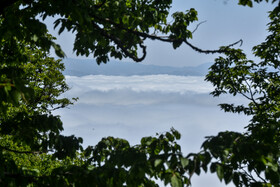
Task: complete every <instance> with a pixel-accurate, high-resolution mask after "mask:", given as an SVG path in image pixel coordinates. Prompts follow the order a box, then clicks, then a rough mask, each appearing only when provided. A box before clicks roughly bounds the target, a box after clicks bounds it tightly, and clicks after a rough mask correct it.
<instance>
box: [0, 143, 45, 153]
mask: <svg viewBox="0 0 280 187" xmlns="http://www.w3.org/2000/svg"><path fill="white" fill-rule="evenodd" d="M0 149H4V150H6V151H9V152H13V153H22V154H42V153H44V152H42V151H18V150H14V149H10V148H8V147H5V146H2V145H0Z"/></svg>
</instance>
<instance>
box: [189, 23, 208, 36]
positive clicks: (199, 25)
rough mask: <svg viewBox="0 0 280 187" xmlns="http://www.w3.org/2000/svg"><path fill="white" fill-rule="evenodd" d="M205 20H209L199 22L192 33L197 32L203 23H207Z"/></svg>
mask: <svg viewBox="0 0 280 187" xmlns="http://www.w3.org/2000/svg"><path fill="white" fill-rule="evenodd" d="M205 22H207V20H205V21H202V22H200V23H199V24H197V25H196V27H195V29H194V30H193V31H192V33H195V31H196V30H197V29H198V27H199V26H200V25H201V24H203V23H205Z"/></svg>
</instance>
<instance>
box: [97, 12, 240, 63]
mask: <svg viewBox="0 0 280 187" xmlns="http://www.w3.org/2000/svg"><path fill="white" fill-rule="evenodd" d="M93 17H94V18H95V19H97V20H99V21H100V22H107V23H110V24H112V25H113V26H115V27H116V28H118V29H121V30H125V31H127V32H129V33H131V34H135V35H137V36H139V37H143V38H149V39H152V40H159V41H162V42H169V43H172V42H177V41H178V42H180V41H181V42H184V43H185V44H187V45H188V46H189V47H191V48H192V49H193V50H195V51H197V52H199V53H205V54H214V53H226V52H228V50H227V48H230V47H232V46H234V45H236V44H238V43H240V46H241V45H242V44H243V40H242V39H240V40H238V41H237V42H234V43H232V44H229V45H227V46H225V48H224V49H218V50H203V49H201V48H199V47H196V46H194V45H192V44H191V43H190V42H188V41H187V40H186V39H170V38H169V37H168V36H157V35H154V34H152V35H151V34H147V33H144V32H140V31H137V30H132V29H129V28H126V27H123V26H122V25H121V24H118V23H115V22H114V21H112V20H110V19H108V18H105V19H104V18H100V17H97V16H93ZM202 23H203V22H202ZM202 23H200V24H202ZM94 24H95V23H94ZM200 24H198V26H199V25H200ZM198 26H197V27H198ZM99 29H101V28H100V27H99ZM106 36H108V35H106ZM119 42H120V41H119ZM128 56H129V55H128ZM144 56H145V54H144ZM129 57H130V56H129ZM141 59H142V58H141Z"/></svg>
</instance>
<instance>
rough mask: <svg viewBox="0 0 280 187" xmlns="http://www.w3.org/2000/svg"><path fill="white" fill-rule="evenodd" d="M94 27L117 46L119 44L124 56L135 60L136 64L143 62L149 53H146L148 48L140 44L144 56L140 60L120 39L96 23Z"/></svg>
mask: <svg viewBox="0 0 280 187" xmlns="http://www.w3.org/2000/svg"><path fill="white" fill-rule="evenodd" d="M93 26H94V27H95V28H96V29H98V30H99V31H100V33H101V35H102V36H104V37H107V38H109V39H111V40H112V41H113V42H115V44H117V46H118V47H119V48H121V50H122V51H123V52H124V54H125V55H126V56H128V57H129V58H131V59H133V60H134V61H135V62H141V61H142V60H144V59H145V57H146V54H147V51H146V46H144V45H143V43H140V44H139V46H140V47H141V48H142V52H143V56H142V57H141V58H138V57H137V56H135V55H134V54H132V53H131V52H129V51H128V50H129V49H128V48H127V47H125V46H124V45H123V43H122V41H121V40H120V39H119V38H116V37H115V36H113V35H111V34H109V33H107V32H106V31H105V30H104V29H102V28H100V27H99V26H98V25H97V24H96V23H94V22H93Z"/></svg>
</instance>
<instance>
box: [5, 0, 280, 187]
mask: <svg viewBox="0 0 280 187" xmlns="http://www.w3.org/2000/svg"><path fill="white" fill-rule="evenodd" d="M253 2H254V3H260V2H262V0H254V1H252V0H239V4H241V5H247V6H250V7H252V6H253ZM266 2H271V3H274V5H275V9H274V10H272V11H271V12H270V13H269V18H270V20H271V22H270V23H269V24H268V31H269V35H268V36H267V38H266V40H265V41H264V42H263V43H261V44H260V45H258V46H255V47H253V53H254V55H255V56H256V57H259V59H260V60H259V62H254V61H252V60H249V59H247V58H246V55H245V54H244V53H243V52H242V50H240V49H233V48H232V47H233V46H234V44H231V45H228V46H224V47H221V48H220V49H218V50H202V49H200V48H198V47H196V46H193V45H192V44H191V43H190V42H189V39H191V38H192V32H191V31H190V30H188V26H189V25H190V24H191V23H193V22H194V21H197V12H196V11H195V10H194V9H190V10H187V11H186V12H176V13H174V14H173V15H172V17H173V22H171V23H169V22H167V17H168V16H169V11H170V7H171V5H172V1H171V0H160V1H159V0H116V1H107V0H83V1H76V0H67V1H66V0H60V1H55V0H2V1H1V2H0V49H1V50H0V60H1V64H0V160H1V166H0V185H1V186H28V185H29V186H40V185H41V186H158V185H157V184H156V182H155V181H156V179H159V180H162V181H163V182H164V183H165V184H171V185H172V186H183V185H190V184H191V177H192V176H193V174H197V175H199V174H200V173H201V170H204V171H205V172H207V170H208V169H210V171H211V172H215V173H217V176H218V178H219V179H220V180H221V181H224V182H225V183H226V184H228V183H229V182H232V181H233V183H234V184H235V185H236V186H279V184H280V182H279V181H280V171H279V170H280V166H279V157H280V139H279V138H280V135H279V132H280V129H279V128H280V124H279V116H280V112H279V111H280V109H279V104H280V103H279V102H280V95H279V93H280V91H279V90H280V79H279V51H280V33H279V32H280V22H279V19H280V3H279V1H276V0H272V1H269V0H266ZM54 16H55V18H56V21H55V22H54V27H56V28H57V29H58V32H59V33H61V32H64V30H65V29H66V30H67V31H71V32H73V33H74V34H75V35H76V38H75V43H74V45H73V50H74V51H75V52H76V54H77V55H85V56H89V55H91V54H92V55H93V56H94V57H95V58H96V60H97V63H101V62H105V63H106V62H107V61H108V59H109V57H114V58H118V59H122V58H123V57H125V58H126V57H128V58H131V59H133V60H134V61H136V62H139V61H142V60H143V59H144V58H145V56H146V46H145V40H147V39H152V40H159V41H162V42H169V43H171V44H172V45H173V47H174V48H175V49H176V48H177V47H179V46H180V45H182V44H185V45H188V46H190V47H191V48H192V49H194V50H196V51H198V52H202V53H220V54H222V55H223V56H221V57H219V58H217V59H216V60H215V63H214V64H213V65H212V66H211V67H210V69H209V70H210V71H209V73H208V75H207V76H206V81H209V82H211V83H212V84H213V85H214V87H215V90H214V91H213V92H212V95H213V96H220V95H221V94H231V95H233V96H235V95H241V96H243V97H245V98H246V99H247V100H248V103H247V104H243V105H236V104H231V103H230V104H229V103H225V104H220V107H221V108H222V109H223V110H224V111H225V112H233V113H242V114H244V115H248V116H251V121H250V123H249V124H248V126H246V128H245V129H246V132H245V133H237V132H228V131H227V132H219V133H218V135H217V136H212V137H208V138H207V139H206V141H205V142H204V143H203V145H202V149H201V152H199V153H190V154H188V155H185V156H184V155H183V153H181V148H180V146H179V145H178V144H177V142H176V140H178V139H180V133H179V132H178V131H176V130H175V129H171V130H170V132H166V133H164V134H158V135H156V136H155V137H144V138H143V139H142V140H141V142H140V144H139V145H135V146H131V145H130V144H129V142H127V141H126V140H123V139H118V138H113V137H107V138H103V139H102V140H101V141H100V142H99V143H98V144H97V145H96V146H89V147H88V148H83V147H82V146H81V143H82V139H81V138H77V137H74V136H62V135H61V134H60V133H61V131H62V130H63V125H62V122H61V121H60V118H59V116H53V115H52V111H53V110H56V109H59V108H62V107H66V106H68V105H70V104H72V102H73V101H75V99H76V98H73V99H68V98H62V97H61V94H62V93H64V92H65V91H67V90H68V89H69V88H68V86H67V84H66V83H65V78H64V76H63V74H62V70H63V69H64V66H63V64H62V63H61V61H60V60H55V59H54V58H52V57H49V51H50V48H51V47H53V48H54V49H55V51H56V54H57V55H58V56H59V57H63V56H64V53H63V51H62V50H61V49H60V47H59V45H58V44H56V43H55V38H54V37H52V36H51V35H49V34H48V31H47V27H46V25H45V24H44V22H43V20H44V19H45V18H47V17H54ZM235 44H236V43H235ZM139 49H141V50H140V51H139ZM140 52H141V53H140ZM138 53H140V54H138ZM210 125H211V124H210Z"/></svg>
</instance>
